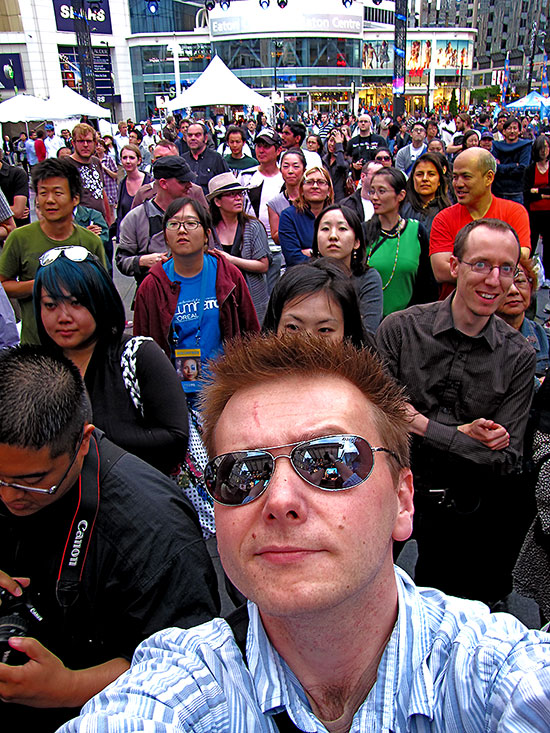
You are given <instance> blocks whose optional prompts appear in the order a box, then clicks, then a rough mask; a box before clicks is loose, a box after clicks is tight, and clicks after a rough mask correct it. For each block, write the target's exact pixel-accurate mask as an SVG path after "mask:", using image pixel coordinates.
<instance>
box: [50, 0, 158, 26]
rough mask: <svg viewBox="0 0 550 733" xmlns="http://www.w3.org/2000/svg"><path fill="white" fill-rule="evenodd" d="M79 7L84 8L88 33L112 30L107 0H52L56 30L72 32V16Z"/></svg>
mask: <svg viewBox="0 0 550 733" xmlns="http://www.w3.org/2000/svg"><path fill="white" fill-rule="evenodd" d="M81 7H83V9H84V15H85V17H86V20H87V21H88V27H89V28H90V33H107V34H111V33H112V32H113V29H112V26H111V10H110V8H109V0H80V2H77V0H75V1H74V2H72V3H71V2H67V0H53V11H54V14H55V24H56V26H57V30H58V31H72V32H74V16H75V13H78V12H80V8H81ZM144 11H145V8H144Z"/></svg>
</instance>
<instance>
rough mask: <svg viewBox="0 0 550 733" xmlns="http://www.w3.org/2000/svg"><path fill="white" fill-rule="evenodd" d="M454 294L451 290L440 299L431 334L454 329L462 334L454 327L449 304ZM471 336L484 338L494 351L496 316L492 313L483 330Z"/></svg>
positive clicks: (496, 337)
mask: <svg viewBox="0 0 550 733" xmlns="http://www.w3.org/2000/svg"><path fill="white" fill-rule="evenodd" d="M454 296H455V294H454V292H453V293H451V294H450V295H449V296H447V297H446V298H445V300H443V301H441V304H440V307H439V309H438V311H437V314H436V316H435V319H434V325H433V335H434V336H438V335H439V334H442V333H445V332H447V331H456V333H460V334H461V335H464V334H462V332H461V331H459V330H458V329H457V328H455V324H454V319H453V312H452V309H451V305H452V302H453V298H454ZM473 338H476V339H484V340H485V341H486V342H487V345H488V346H489V348H490V349H491V351H494V349H495V348H496V346H497V345H498V342H499V336H498V333H497V325H496V318H495V315H494V314H493V315H491V316H490V317H489V320H488V322H487V323H486V325H485V327H484V328H483V330H482V331H481V332H480V333H479V334H478V335H477V336H474V337H473Z"/></svg>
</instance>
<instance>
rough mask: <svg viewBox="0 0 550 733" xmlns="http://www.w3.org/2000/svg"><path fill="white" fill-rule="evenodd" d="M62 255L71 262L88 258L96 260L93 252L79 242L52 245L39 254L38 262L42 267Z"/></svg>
mask: <svg viewBox="0 0 550 733" xmlns="http://www.w3.org/2000/svg"><path fill="white" fill-rule="evenodd" d="M62 255H63V257H66V258H67V259H68V260H71V262H84V260H87V259H88V258H90V259H93V260H94V261H95V262H98V259H97V257H96V256H95V255H94V254H93V252H90V250H88V249H86V247H82V246H81V245H79V244H70V245H67V246H65V247H54V248H53V249H49V250H48V251H47V252H44V254H43V255H41V256H40V258H39V260H38V262H39V263H40V264H41V265H42V267H47V265H51V264H52V262H55V261H56V260H57V258H58V257H61V256H62Z"/></svg>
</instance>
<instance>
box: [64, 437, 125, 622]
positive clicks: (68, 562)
mask: <svg viewBox="0 0 550 733" xmlns="http://www.w3.org/2000/svg"><path fill="white" fill-rule="evenodd" d="M104 448H105V450H104ZM105 451H107V453H105ZM102 453H104V459H105V460H104V461H103V465H102V462H101V461H100V458H99V447H98V444H97V440H96V437H95V435H94V434H93V433H92V435H91V437H90V447H89V450H88V454H87V456H86V457H85V459H84V463H83V464H82V470H81V472H80V476H79V477H78V502H77V506H76V510H75V513H74V516H73V519H72V522H71V526H70V529H69V533H68V535H67V540H66V542H65V547H64V549H63V555H62V557H61V563H60V565H59V573H58V576H57V582H56V591H55V594H56V597H57V601H58V603H59V605H60V606H61V607H62V608H63V609H64V611H67V610H68V609H69V607H70V606H72V605H73V604H74V603H75V602H76V600H77V598H78V594H79V591H80V581H81V579H82V575H83V572H84V564H85V562H86V557H87V555H88V550H89V547H90V542H91V540H92V534H93V530H94V526H95V522H96V519H97V514H98V511H99V501H100V497H101V485H100V484H101V480H102V478H103V477H104V476H105V474H106V472H107V470H108V469H109V468H110V467H111V466H112V464H113V462H116V460H118V459H119V458H120V457H121V456H122V455H124V453H125V451H124V450H122V448H119V447H118V446H116V445H114V444H113V443H110V442H109V441H104V446H103V445H102Z"/></svg>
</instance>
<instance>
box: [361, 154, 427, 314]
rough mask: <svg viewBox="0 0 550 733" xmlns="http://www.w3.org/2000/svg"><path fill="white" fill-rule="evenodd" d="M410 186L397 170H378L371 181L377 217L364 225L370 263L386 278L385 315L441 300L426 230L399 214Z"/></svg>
mask: <svg viewBox="0 0 550 733" xmlns="http://www.w3.org/2000/svg"><path fill="white" fill-rule="evenodd" d="M406 186H407V180H406V178H405V176H404V175H403V173H402V172H401V171H398V170H396V169H395V168H382V169H381V170H378V171H376V173H375V174H374V175H373V177H372V181H371V188H370V198H371V202H372V205H373V208H374V216H373V217H372V219H370V220H369V221H368V222H366V224H365V225H364V232H365V241H366V243H367V264H368V265H370V266H371V267H374V268H375V269H376V270H378V272H379V273H380V276H381V278H382V291H383V293H384V308H383V315H384V316H387V315H388V313H393V312H394V311H398V310H403V309H404V308H406V307H407V306H409V305H412V304H413V303H428V302H430V301H433V300H437V286H436V282H435V280H434V277H433V273H432V268H431V265H430V260H429V255H428V248H429V240H428V235H427V234H426V230H425V229H424V227H423V226H422V224H421V223H420V222H418V221H415V220H414V219H409V220H405V219H404V218H403V217H402V216H401V214H400V213H399V209H400V206H401V204H402V203H403V201H404V200H405V196H406Z"/></svg>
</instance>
